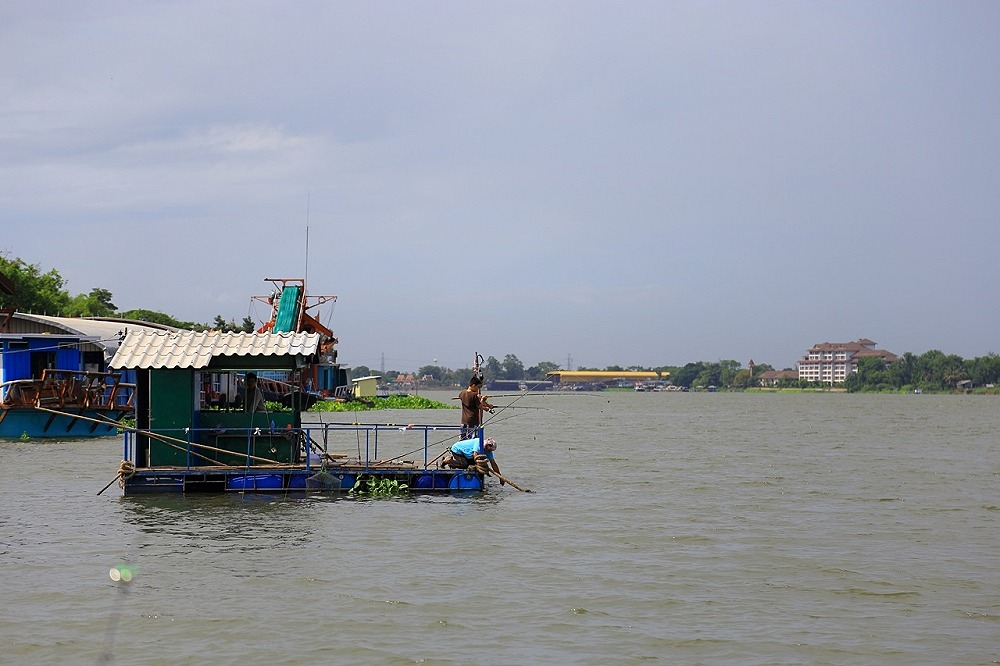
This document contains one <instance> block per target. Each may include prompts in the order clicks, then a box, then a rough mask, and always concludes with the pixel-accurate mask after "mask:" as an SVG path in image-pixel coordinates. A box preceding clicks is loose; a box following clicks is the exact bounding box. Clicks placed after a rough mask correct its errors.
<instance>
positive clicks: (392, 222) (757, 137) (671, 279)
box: [0, 0, 1000, 371]
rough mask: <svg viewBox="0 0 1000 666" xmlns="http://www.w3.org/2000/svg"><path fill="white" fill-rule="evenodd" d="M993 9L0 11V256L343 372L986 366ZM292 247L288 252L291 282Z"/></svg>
mask: <svg viewBox="0 0 1000 666" xmlns="http://www.w3.org/2000/svg"><path fill="white" fill-rule="evenodd" d="M997 34H1000V4H998V3H995V2H988V1H985V0H984V1H979V2H975V1H970V2H926V1H924V2H920V1H918V2H909V1H907V2H903V1H899V0H896V1H892V0H890V1H888V2H880V3H868V2H856V1H853V2H852V1H849V2H810V3H802V2H791V1H783V0H782V1H774V2H763V3H745V2H728V1H723V2H716V3H704V2H696V1H679V2H662V1H658V0H657V1H645V0H637V1H626V2H621V3H608V2H598V1H593V0H581V1H575V0H574V1H569V0H555V1H551V2H541V3H539V2H521V1H512V2H504V3H465V2H457V1H437V2H434V1H432V2H425V3H410V2H403V1H401V0H399V1H386V2H376V3H355V2H341V1H334V2H299V3H291V4H289V3H278V2H256V1H251V2H232V1H228V2H213V3H207V4H206V3H200V2H191V1H181V2H171V3H154V2H148V1H144V0H140V1H138V2H129V3H122V2H113V1H106V2H100V1H99V2H92V3H76V2H69V1H67V0H56V1H54V2H46V3H34V2H26V1H21V0H15V1H12V2H5V3H3V4H2V5H0V63H2V64H0V92H2V95H0V119H2V123H0V228H2V229H3V234H2V236H0V252H4V253H6V254H7V255H8V256H10V257H20V258H22V259H24V260H25V261H27V262H29V263H33V264H39V265H40V266H41V267H42V268H43V269H45V270H48V269H51V268H55V269H56V270H58V271H59V272H60V274H62V276H63V277H64V278H66V279H67V281H68V285H67V288H68V289H69V291H70V292H71V293H73V294H76V293H81V292H89V291H90V290H91V289H92V288H95V287H102V288H106V289H108V290H110V291H111V292H112V293H113V294H114V298H113V301H114V303H115V305H117V306H118V308H119V309H121V310H127V309H132V308H147V309H151V310H158V311H161V312H165V313H167V314H170V315H172V316H175V317H177V318H179V319H184V320H191V321H198V322H210V321H212V320H213V319H214V317H215V316H216V315H218V314H221V315H222V316H223V317H224V318H226V319H235V320H236V321H239V320H241V319H242V318H243V317H244V316H246V315H248V314H249V315H251V316H253V317H254V318H255V319H256V320H258V321H259V320H260V319H261V318H263V317H266V314H267V313H265V312H263V311H262V310H261V308H260V307H259V306H258V307H252V306H251V300H250V297H251V296H252V295H255V294H262V293H266V292H267V290H268V288H269V285H268V284H266V283H265V282H264V279H265V278H267V277H303V276H307V277H308V281H309V288H310V291H311V292H313V293H317V294H320V293H322V294H336V295H338V302H337V304H336V307H335V308H334V309H333V310H332V312H328V313H326V316H325V318H324V323H327V322H329V324H330V325H331V327H332V328H333V329H334V331H335V332H336V334H337V336H338V338H339V339H340V345H339V348H340V350H341V352H340V357H341V361H342V362H344V363H345V364H348V365H367V366H369V367H371V368H378V367H380V365H381V363H382V359H383V358H384V362H385V365H386V368H387V369H397V370H404V371H407V370H415V369H417V368H419V367H421V366H425V365H429V364H436V365H442V366H445V367H450V368H456V369H457V368H462V367H468V366H469V365H470V364H471V362H472V358H473V354H474V353H475V352H479V353H480V354H483V355H484V356H491V355H492V356H495V357H497V358H499V359H501V360H502V359H503V357H504V355H506V354H514V355H516V356H518V358H519V359H520V360H521V361H522V362H523V363H524V364H525V365H526V366H530V365H534V364H537V363H538V362H541V361H552V362H555V363H560V364H565V363H566V360H567V359H568V358H571V359H572V365H574V366H575V367H579V366H589V367H605V366H607V365H612V364H616V365H622V366H629V365H640V366H651V367H655V366H662V365H682V364H684V363H687V362H692V361H699V360H704V361H716V360H720V359H735V360H738V361H740V362H741V363H744V364H745V363H746V362H747V361H748V360H749V359H753V360H754V361H755V362H756V363H758V364H760V363H768V364H771V365H773V366H774V367H776V368H783V367H790V366H792V365H793V364H794V363H795V361H796V360H797V359H798V358H800V357H801V356H802V354H803V353H804V352H805V350H806V349H808V347H810V346H811V345H813V344H815V343H818V342H824V341H830V342H846V341H850V340H856V339H858V338H861V337H865V338H870V339H871V340H874V341H875V342H877V343H878V345H879V347H880V348H884V349H888V350H890V351H892V352H894V353H903V352H907V351H909V352H913V353H917V354H920V353H923V352H925V351H927V350H930V349H940V350H942V351H944V352H945V353H949V354H958V355H961V356H963V357H965V358H973V357H976V356H983V355H986V354H989V353H995V352H1000V345H998V344H997V343H996V340H997V338H996V336H997V331H1000V308H997V307H996V288H997V285H998V284H1000V270H998V262H997V248H998V247H1000V187H998V186H997V184H998V183H1000V77H998V76H997V72H998V71H1000V40H998V39H997V38H996V35H997ZM307 229H308V252H307V242H306V237H307Z"/></svg>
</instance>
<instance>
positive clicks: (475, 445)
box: [441, 437, 504, 486]
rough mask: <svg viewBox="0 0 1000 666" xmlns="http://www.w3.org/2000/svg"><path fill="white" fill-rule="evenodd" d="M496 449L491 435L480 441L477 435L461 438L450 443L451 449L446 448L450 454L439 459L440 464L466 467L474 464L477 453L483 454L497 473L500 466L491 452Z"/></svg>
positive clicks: (460, 467) (453, 467) (458, 467)
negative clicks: (470, 437)
mask: <svg viewBox="0 0 1000 666" xmlns="http://www.w3.org/2000/svg"><path fill="white" fill-rule="evenodd" d="M496 450H497V442H496V440H495V439H493V438H492V437H487V438H486V441H485V442H483V441H480V439H479V438H478V437H474V438H472V439H463V440H461V441H459V442H455V443H454V444H452V445H451V449H449V450H448V453H449V454H450V455H446V456H445V458H444V460H443V461H441V466H442V467H450V468H452V469H468V468H469V467H473V466H475V464H476V456H477V455H485V456H486V459H487V460H489V461H490V467H492V468H493V471H494V472H495V473H496V474H497V475H499V474H500V466H499V465H497V461H496V460H495V459H494V458H493V452H494V451H496ZM500 485H501V486H502V485H504V481H503V479H500Z"/></svg>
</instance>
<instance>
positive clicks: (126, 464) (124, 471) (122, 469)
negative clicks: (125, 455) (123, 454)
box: [118, 460, 135, 488]
mask: <svg viewBox="0 0 1000 666" xmlns="http://www.w3.org/2000/svg"><path fill="white" fill-rule="evenodd" d="M133 476H135V463H134V462H132V461H131V460H123V461H122V464H121V465H119V466H118V485H119V486H120V487H122V488H124V487H125V482H126V481H128V480H129V479H131V478H132V477H133Z"/></svg>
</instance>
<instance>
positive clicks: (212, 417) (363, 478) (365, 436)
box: [110, 331, 484, 494]
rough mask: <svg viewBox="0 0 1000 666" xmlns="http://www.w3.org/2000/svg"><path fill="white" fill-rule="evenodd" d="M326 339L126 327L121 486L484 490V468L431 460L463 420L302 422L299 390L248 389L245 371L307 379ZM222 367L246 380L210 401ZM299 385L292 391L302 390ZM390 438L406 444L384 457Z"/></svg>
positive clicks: (236, 380) (118, 365) (117, 359)
mask: <svg viewBox="0 0 1000 666" xmlns="http://www.w3.org/2000/svg"><path fill="white" fill-rule="evenodd" d="M322 342H323V336H322V335H321V334H320V333H308V332H283V333H276V332H273V331H267V332H262V333H212V332H203V333H196V332H193V331H175V332H149V331H130V332H129V333H128V334H127V335H126V336H125V339H124V340H123V341H122V343H121V345H120V346H119V348H118V350H117V353H116V354H115V356H114V358H113V359H112V361H111V363H110V366H111V368H112V369H114V370H117V371H131V372H134V373H135V384H136V394H135V418H136V425H135V428H134V429H129V430H127V431H126V432H125V443H124V451H123V461H122V465H121V467H120V469H119V475H118V477H119V479H120V483H121V485H122V488H123V489H124V492H125V494H135V493H161V492H199V491H200V492H226V491H239V492H246V491H258V492H270V493H275V492H289V491H305V490H328V491H342V492H348V491H352V490H355V489H357V488H371V487H373V486H379V485H394V486H395V487H406V488H410V489H413V490H427V491H434V490H443V491H449V490H456V489H458V490H480V489H482V488H483V487H484V474H483V473H482V472H481V471H478V470H471V471H466V470H452V469H438V468H437V467H436V466H435V465H434V463H435V459H434V458H432V455H433V453H432V449H433V448H434V447H437V446H440V447H441V448H445V447H446V446H448V445H450V444H452V443H454V442H455V441H457V439H458V431H459V426H458V425H450V426H413V425H406V426H395V425H392V424H383V425H364V424H358V423H349V424H348V423H324V424H306V425H304V424H303V422H302V410H303V405H302V404H301V403H300V402H297V401H296V400H294V399H293V400H292V402H291V403H290V404H288V405H284V404H280V403H274V402H265V403H263V404H261V403H258V401H257V400H256V399H255V397H254V395H253V394H252V393H251V391H250V389H249V387H248V386H249V385H248V382H247V378H248V377H249V375H250V374H251V373H252V374H255V375H260V374H263V373H266V372H284V373H287V374H288V376H290V377H298V378H299V381H303V380H302V377H304V376H305V374H304V373H301V372H299V371H300V370H302V369H303V368H307V367H310V366H311V365H314V364H315V363H316V362H317V356H318V355H319V354H321V353H322V347H321V345H322ZM221 375H226V376H229V377H231V381H232V383H233V384H234V385H238V386H241V387H242V388H241V390H242V391H243V394H242V395H241V396H240V399H239V400H238V401H232V402H228V401H227V402H226V403H225V404H221V403H217V402H214V401H212V400H207V399H206V398H205V393H204V390H203V387H204V386H205V384H206V377H208V376H216V377H217V376H221ZM297 388H298V389H299V390H295V391H292V392H291V395H292V396H296V395H304V394H305V392H304V391H302V390H301V389H302V387H301V386H299V387H297ZM253 390H257V389H253ZM237 405H239V406H237ZM251 410H253V411H251ZM389 436H392V437H395V438H397V439H398V440H401V441H405V442H408V448H406V449H404V454H403V455H396V456H392V457H389V458H379V453H380V447H382V450H383V451H384V450H386V449H385V446H386V438H387V437H389ZM481 437H482V433H481V432H480V438H481ZM338 442H339V443H341V444H342V445H344V447H345V448H348V447H350V448H348V450H351V449H353V448H354V447H355V446H356V455H354V454H353V453H352V454H348V453H334V452H331V450H330V445H331V443H334V444H336V443H338ZM406 458H410V459H406Z"/></svg>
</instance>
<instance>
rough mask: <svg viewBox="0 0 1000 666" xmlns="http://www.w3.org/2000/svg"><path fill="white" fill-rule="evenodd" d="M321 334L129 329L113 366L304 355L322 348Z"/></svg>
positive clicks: (180, 365) (185, 364)
mask: <svg viewBox="0 0 1000 666" xmlns="http://www.w3.org/2000/svg"><path fill="white" fill-rule="evenodd" d="M319 343H320V334H319V333H217V332H210V331H137V330H134V329H133V330H129V332H128V335H126V336H125V340H124V341H123V342H122V343H121V346H120V347H119V348H118V351H117V353H115V357H114V358H113V359H111V363H109V365H110V366H111V367H112V368H115V369H122V368H142V369H148V368H195V369H198V368H204V367H207V366H208V364H209V363H211V361H212V359H213V358H215V357H218V356H245V357H254V356H263V357H275V356H301V357H308V356H312V355H313V354H316V353H317V351H318V350H319Z"/></svg>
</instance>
